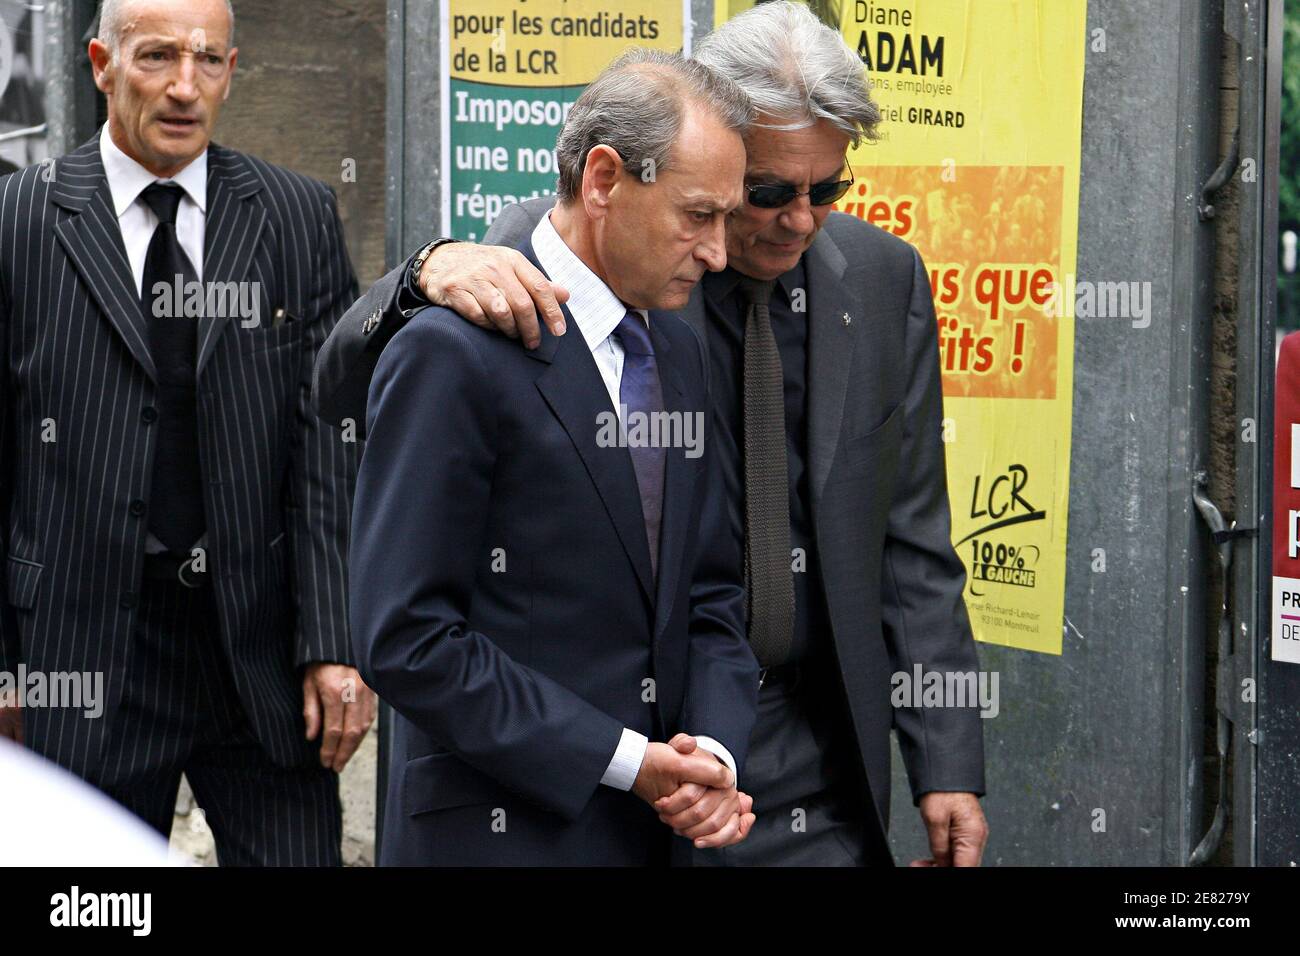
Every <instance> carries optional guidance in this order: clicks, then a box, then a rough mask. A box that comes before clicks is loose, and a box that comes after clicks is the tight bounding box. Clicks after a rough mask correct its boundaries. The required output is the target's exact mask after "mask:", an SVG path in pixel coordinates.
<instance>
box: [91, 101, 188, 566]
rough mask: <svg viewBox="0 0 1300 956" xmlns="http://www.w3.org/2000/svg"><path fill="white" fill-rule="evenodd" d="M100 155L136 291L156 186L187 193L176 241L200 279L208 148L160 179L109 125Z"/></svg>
mask: <svg viewBox="0 0 1300 956" xmlns="http://www.w3.org/2000/svg"><path fill="white" fill-rule="evenodd" d="M99 156H100V159H101V160H103V163H104V175H105V176H106V177H107V178H108V190H109V192H110V193H111V194H112V196H113V212H115V213H116V214H117V224H118V227H119V228H120V229H121V230H122V244H123V245H124V246H126V258H127V261H128V262H129V263H130V264H131V277H132V278H133V279H135V290H136V292H137V293H139V294H140V295H144V260H145V258H146V257H147V256H148V254H149V243H150V242H151V241H152V240H153V233H154V230H155V229H157V228H158V217H157V216H156V215H155V214H154V211H153V210H152V209H150V208H149V204H148V203H146V202H145V201H144V200H143V199H142V198H140V194H141V193H143V192H144V190H145V187H146V186H149V185H151V184H152V183H175V184H176V185H178V186H180V187H181V188H182V189H183V190H185V195H183V196H182V197H181V201H180V205H179V206H177V207H176V238H177V239H178V240H179V241H180V244H181V249H182V251H184V253H185V255H186V256H187V257H188V258H189V260H190V265H192V266H194V275H195V276H196V277H198V278H199V279H200V280H202V278H203V241H204V239H203V235H204V230H205V229H206V228H207V217H208V216H207V211H208V151H207V150H206V149H205V150H204V151H203V152H202V153H200V154H199V155H198V156H197V157H195V158H194V159H193V160H191V162H190V164H189V165H188V166H186V167H185V168H184V169H182V170H181V171H180V172H179V173H177V174H176V175H175V176H173V177H172V178H171V179H162V178H160V177H158V176H155V175H154V174H153V173H151V172H149V170H147V169H145V168H144V167H143V166H141V165H140V164H139V163H137V162H136V161H135V160H134V159H132V158H131V157H130V156H128V155H126V153H124V152H122V150H121V149H120V148H118V145H117V143H115V142H113V137H112V136H110V135H109V133H108V124H107V123H105V124H104V125H103V127H102V128H101V129H100V131H99ZM206 541H207V535H206V534H205V535H204V536H203V537H202V538H200V539H199V540H198V541H197V542H196V546H198V547H203V546H204V545H205V543H206ZM144 549H145V552H146V553H148V554H162V553H164V552H165V551H166V550H167V546H166V545H165V544H163V543H162V542H161V541H159V540H158V539H157V538H156V537H155V536H154V534H153V532H148V534H147V537H146V538H145V545H144Z"/></svg>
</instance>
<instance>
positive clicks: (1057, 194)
mask: <svg viewBox="0 0 1300 956" xmlns="http://www.w3.org/2000/svg"><path fill="white" fill-rule="evenodd" d="M751 6H753V3H751V2H746V0H719V2H718V4H717V11H718V13H717V19H718V21H719V22H721V21H722V20H725V19H727V18H728V17H729V16H734V15H736V14H737V13H740V12H742V11H743V10H745V9H748V8H749V7H751ZM809 6H810V8H811V9H813V11H814V12H816V13H817V15H818V16H819V17H821V18H822V19H823V21H824V22H830V23H836V22H838V25H839V27H840V29H841V30H842V32H843V34H844V37H845V39H846V40H847V42H848V44H849V46H850V47H852V48H853V49H854V50H856V51H857V53H858V56H859V57H860V58H861V59H862V61H863V63H864V64H865V65H866V66H867V68H868V73H869V76H870V78H871V81H872V84H873V96H874V97H875V99H876V100H877V102H878V103H879V104H880V107H881V111H882V113H883V122H882V123H881V126H880V138H879V141H878V142H877V143H874V144H866V145H864V146H863V147H861V148H859V149H858V150H856V151H854V153H853V154H852V156H851V159H850V161H851V163H852V165H853V173H854V176H855V178H856V180H857V181H856V183H855V184H854V186H853V188H852V190H850V192H849V194H848V195H846V196H845V197H844V199H843V200H841V201H840V202H839V203H837V208H838V209H839V210H840V211H841V212H847V213H849V214H851V215H855V216H859V217H861V218H863V219H866V220H867V221H869V222H872V223H875V224H876V225H878V226H880V227H881V228H883V229H888V230H889V231H890V232H893V233H895V234H896V235H898V236H901V237H902V238H904V239H906V240H907V241H908V242H910V243H912V244H913V245H915V246H916V247H917V248H918V249H919V250H920V252H921V255H922V256H923V257H924V259H925V262H926V265H927V266H928V268H929V270H930V283H931V287H932V290H933V292H934V301H935V310H936V313H937V316H938V325H939V329H938V332H939V358H940V363H941V367H942V371H943V393H944V415H945V422H944V425H945V428H944V439H945V441H946V442H947V443H948V444H947V458H948V488H949V494H950V496H951V500H952V517H953V544H954V545H955V546H956V548H957V552H958V554H960V555H961V558H962V560H963V561H964V562H965V565H966V571H967V589H966V606H967V608H968V609H969V611H970V616H971V625H972V627H973V628H974V631H975V636H976V638H978V639H979V640H982V641H987V642H989V643H992V644H1003V645H1006V646H1009V647H1018V648H1023V649H1026V650H1032V651H1041V652H1044V653H1049V654H1060V653H1061V638H1062V631H1061V628H1062V620H1063V617H1064V610H1065V540H1066V517H1067V508H1068V505H1069V478H1070V427H1071V398H1072V391H1073V371H1074V322H1073V318H1072V316H1073V314H1074V313H1073V309H1072V308H1071V307H1072V306H1073V303H1072V302H1064V303H1063V302H1062V299H1063V298H1064V296H1062V295H1061V294H1059V293H1060V290H1073V289H1074V288H1075V283H1074V271H1075V254H1076V242H1077V236H1078V204H1079V150H1080V132H1081V126H1082V111H1083V68H1084V52H1085V43H1086V41H1087V38H1086V12H1087V10H1086V0H892V2H891V0H873V2H866V0H839V2H835V0H822V2H813V3H810V4H809ZM1058 284H1059V285H1058ZM1054 292H1055V293H1056V294H1054ZM1068 294H1069V293H1068V292H1067V293H1066V295H1068Z"/></svg>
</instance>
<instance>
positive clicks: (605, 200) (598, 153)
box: [582, 143, 623, 220]
mask: <svg viewBox="0 0 1300 956" xmlns="http://www.w3.org/2000/svg"><path fill="white" fill-rule="evenodd" d="M622 175H623V157H621V156H619V155H618V150H616V149H614V148H613V147H612V146H606V145H605V144H604V143H601V144H599V145H597V146H593V147H591V151H590V152H588V153H587V162H586V164H585V165H584V166H583V168H582V204H583V206H584V207H585V209H586V211H587V217H588V218H589V219H593V220H594V219H603V218H604V217H605V213H606V212H607V211H608V209H609V201H610V194H611V193H613V191H614V187H615V186H616V185H617V184H618V181H619V179H620V178H621V177H622Z"/></svg>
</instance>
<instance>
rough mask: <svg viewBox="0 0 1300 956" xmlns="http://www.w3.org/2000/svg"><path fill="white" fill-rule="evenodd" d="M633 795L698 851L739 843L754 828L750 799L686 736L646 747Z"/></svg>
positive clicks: (726, 770) (718, 763)
mask: <svg viewBox="0 0 1300 956" xmlns="http://www.w3.org/2000/svg"><path fill="white" fill-rule="evenodd" d="M632 792H633V793H635V794H636V795H637V796H638V797H640V798H641V799H642V800H644V801H645V802H646V803H648V804H650V806H652V807H653V808H654V809H655V811H656V812H657V813H658V814H659V819H660V820H661V821H663V822H664V823H665V824H666V825H667V826H669V827H671V828H672V831H673V832H674V833H676V834H677V835H678V836H681V837H686V838H687V839H689V840H692V841H694V844H695V846H696V847H697V848H698V849H701V850H703V849H707V848H712V847H722V846H731V845H732V844H736V843H739V842H740V841H741V840H743V839H745V837H747V836H749V830H750V827H752V826H753V825H754V814H753V813H752V812H751V811H752V810H753V807H754V801H753V798H751V797H750V796H749V794H746V793H742V792H741V791H739V790H737V789H736V779H735V776H734V775H733V774H732V772H731V770H730V769H729V768H728V767H727V766H726V765H725V764H724V763H722V761H720V760H719V759H718V758H717V757H715V756H714V755H713V754H712V753H710V752H709V751H707V750H701V749H699V748H697V747H696V744H695V738H694V737H691V736H689V735H687V734H678V735H677V736H676V737H674V738H673V739H672V740H670V741H668V743H666V744H665V743H653V742H652V743H650V744H647V745H646V751H645V757H644V758H643V759H642V761H641V769H640V770H639V771H638V772H637V775H636V781H635V782H634V783H633V784H632Z"/></svg>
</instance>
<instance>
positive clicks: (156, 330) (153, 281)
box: [140, 183, 205, 555]
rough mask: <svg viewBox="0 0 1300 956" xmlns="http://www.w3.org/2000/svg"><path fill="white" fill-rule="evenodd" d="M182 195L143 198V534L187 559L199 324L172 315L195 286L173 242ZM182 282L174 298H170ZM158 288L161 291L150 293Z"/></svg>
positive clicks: (194, 476) (199, 489)
mask: <svg viewBox="0 0 1300 956" xmlns="http://www.w3.org/2000/svg"><path fill="white" fill-rule="evenodd" d="M182 194H183V190H182V189H181V187H180V186H176V185H174V184H170V185H163V184H161V183H154V184H153V185H151V186H147V187H145V190H144V192H143V193H141V198H142V199H144V201H145V203H146V204H147V205H148V206H149V208H150V209H152V210H153V211H154V214H155V215H156V216H157V217H158V227H157V228H156V229H154V232H153V238H152V239H150V240H149V252H148V254H147V255H146V256H145V260H144V287H143V289H142V290H141V294H140V303H141V307H142V308H143V309H144V314H145V319H146V321H147V322H148V324H149V349H150V351H151V352H152V354H153V362H154V366H155V367H156V368H157V370H158V450H157V453H156V454H155V455H154V464H153V491H152V494H151V502H150V506H149V530H150V531H152V532H153V534H154V537H156V538H157V539H158V540H159V541H161V542H162V543H163V544H165V545H166V546H167V548H168V550H169V551H171V552H173V553H174V554H181V555H183V554H188V553H189V551H190V548H192V547H193V546H194V544H195V542H197V541H198V540H199V538H201V537H202V536H203V529H204V527H205V521H204V517H203V478H202V470H201V468H200V466H199V426H198V413H197V410H196V406H195V402H196V388H195V371H194V370H195V357H196V353H197V351H198V321H197V319H196V318H195V317H193V316H186V315H185V314H184V309H183V308H182V309H181V314H180V315H173V314H172V313H173V312H174V311H176V310H175V308H174V306H175V303H177V302H181V303H184V302H185V301H186V300H187V299H188V298H189V296H188V295H187V287H186V283H189V282H197V281H198V275H197V274H195V271H194V266H193V265H191V264H190V260H189V258H188V257H187V256H186V255H185V251H184V250H183V249H181V244H180V241H179V240H178V239H177V238H176V209H177V206H179V205H180V201H181V195H182ZM178 282H179V283H181V288H180V292H179V294H178V293H176V292H174V291H173V289H174V286H175V284H176V283H178ZM159 283H161V284H162V285H163V286H165V288H166V291H163V290H161V289H159V294H157V295H155V292H154V290H155V287H156V286H157V285H158V284H159ZM159 313H161V314H159Z"/></svg>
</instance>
